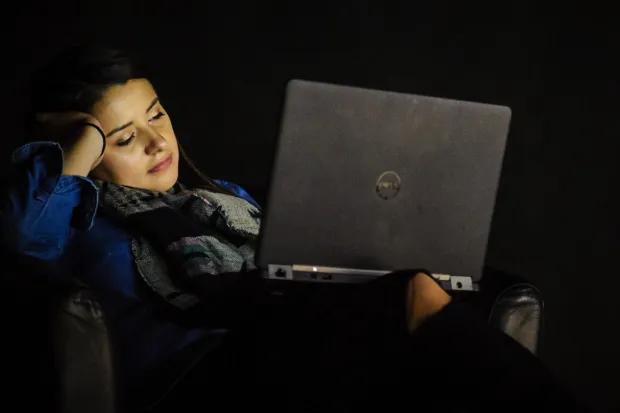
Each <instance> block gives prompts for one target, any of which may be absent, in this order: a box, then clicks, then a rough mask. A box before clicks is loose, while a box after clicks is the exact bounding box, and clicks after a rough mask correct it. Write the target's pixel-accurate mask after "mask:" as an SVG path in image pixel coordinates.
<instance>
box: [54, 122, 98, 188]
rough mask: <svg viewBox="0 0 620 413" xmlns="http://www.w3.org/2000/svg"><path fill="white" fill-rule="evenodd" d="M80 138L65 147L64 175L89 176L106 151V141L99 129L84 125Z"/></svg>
mask: <svg viewBox="0 0 620 413" xmlns="http://www.w3.org/2000/svg"><path fill="white" fill-rule="evenodd" d="M80 127H81V131H80V132H79V137H78V138H77V139H76V140H75V141H74V142H73V143H71V144H70V145H67V146H66V147H63V151H64V155H65V157H64V168H63V175H78V176H88V174H89V173H90V171H92V170H93V169H94V168H95V167H96V166H97V165H98V163H99V162H98V161H99V160H100V158H101V157H102V154H103V151H104V149H105V148H104V144H105V141H104V140H103V139H102V136H101V133H100V132H99V130H98V129H96V128H94V127H92V126H90V125H85V124H82V125H80Z"/></svg>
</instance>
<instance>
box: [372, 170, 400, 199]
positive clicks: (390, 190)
mask: <svg viewBox="0 0 620 413" xmlns="http://www.w3.org/2000/svg"><path fill="white" fill-rule="evenodd" d="M400 186H401V182H400V176H398V174H397V173H396V172H393V171H387V172H383V173H382V174H381V175H380V176H379V179H377V184H376V192H377V196H379V198H381V199H384V200H387V199H392V198H394V197H395V196H396V195H398V193H399V192H400Z"/></svg>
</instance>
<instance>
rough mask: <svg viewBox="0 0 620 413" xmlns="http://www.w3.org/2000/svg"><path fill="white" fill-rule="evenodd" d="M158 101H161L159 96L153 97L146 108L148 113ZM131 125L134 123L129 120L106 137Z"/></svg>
mask: <svg viewBox="0 0 620 413" xmlns="http://www.w3.org/2000/svg"><path fill="white" fill-rule="evenodd" d="M157 102H159V96H156V97H155V99H153V101H152V102H151V104H150V105H149V107H148V108H146V111H145V112H146V113H148V112H149V110H151V109H153V106H155V105H157ZM131 125H133V122H127V123H126V124H124V125H121V126H119V127H118V128H115V129H112V130H111V131H110V132H109V133H108V134H107V135H106V138H109V137H110V136H112V135H114V134H115V133H116V132H120V131H122V130H123V129H125V128H128V127H130V126H131Z"/></svg>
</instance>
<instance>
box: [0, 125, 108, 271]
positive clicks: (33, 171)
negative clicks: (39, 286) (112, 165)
mask: <svg viewBox="0 0 620 413" xmlns="http://www.w3.org/2000/svg"><path fill="white" fill-rule="evenodd" d="M102 146H103V142H102V138H101V136H100V134H99V132H98V131H97V130H96V129H95V128H92V127H82V130H81V131H80V132H79V135H78V138H77V139H75V140H73V141H72V142H71V143H69V144H67V145H65V148H66V151H65V152H63V150H62V149H61V146H60V144H58V143H54V142H34V143H31V144H28V145H25V146H22V147H21V148H19V149H17V150H16V151H15V152H14V153H13V156H12V163H13V165H12V166H13V168H12V171H11V176H10V180H8V181H7V183H6V184H5V185H4V187H3V188H2V191H1V192H0V226H1V228H2V232H1V234H0V247H1V248H3V249H5V250H6V251H9V252H12V253H17V254H19V255H22V256H29V257H33V258H37V259H40V260H45V261H49V260H54V259H56V258H58V257H59V256H60V255H61V254H62V252H63V250H64V247H65V245H66V244H67V241H68V240H69V238H70V235H71V232H72V230H73V229H89V228H90V227H91V225H92V221H93V218H94V216H95V211H96V208H97V188H96V187H95V185H94V184H93V183H92V182H91V181H90V180H89V179H88V178H86V175H88V173H89V171H90V170H91V169H92V168H93V167H94V166H95V165H96V163H97V162H98V161H100V158H101V156H100V155H101V150H102Z"/></svg>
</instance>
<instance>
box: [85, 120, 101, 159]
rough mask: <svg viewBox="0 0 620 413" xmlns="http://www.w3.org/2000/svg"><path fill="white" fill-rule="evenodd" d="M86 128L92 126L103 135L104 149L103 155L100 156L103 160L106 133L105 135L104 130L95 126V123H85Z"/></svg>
mask: <svg viewBox="0 0 620 413" xmlns="http://www.w3.org/2000/svg"><path fill="white" fill-rule="evenodd" d="M83 125H84V126H92V127H93V128H95V129H97V130H98V131H99V133H100V134H101V139H103V148H102V149H101V155H99V157H100V158H101V157H102V156H103V153H104V152H105V141H106V139H105V133H103V130H102V129H101V128H100V127H99V126H97V125H95V124H94V123H90V122H84V123H83Z"/></svg>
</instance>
